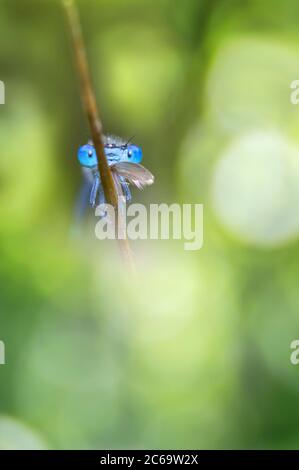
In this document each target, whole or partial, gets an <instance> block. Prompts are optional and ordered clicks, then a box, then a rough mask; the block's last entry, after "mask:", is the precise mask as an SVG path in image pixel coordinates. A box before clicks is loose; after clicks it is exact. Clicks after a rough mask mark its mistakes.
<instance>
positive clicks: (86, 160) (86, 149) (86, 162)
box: [78, 144, 98, 168]
mask: <svg viewBox="0 0 299 470" xmlns="http://www.w3.org/2000/svg"><path fill="white" fill-rule="evenodd" d="M78 160H79V162H80V164H81V165H82V166H84V167H87V168H93V167H96V166H97V164H98V159H97V154H96V151H95V148H94V146H93V145H91V144H86V145H82V147H80V148H79V150H78Z"/></svg>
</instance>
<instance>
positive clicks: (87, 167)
mask: <svg viewBox="0 0 299 470" xmlns="http://www.w3.org/2000/svg"><path fill="white" fill-rule="evenodd" d="M104 150H105V155H106V157H107V161H108V165H109V166H110V168H111V171H112V176H113V179H114V182H115V185H116V189H117V194H118V197H120V196H124V197H125V198H126V201H127V202H129V201H130V200H131V197H132V196H131V191H130V188H129V184H132V185H134V186H136V187H137V188H138V189H143V188H144V187H145V186H148V185H151V184H153V182H154V176H153V175H152V173H151V172H150V171H149V170H147V169H146V168H145V167H144V166H142V165H140V162H141V160H142V150H141V148H140V147H138V146H137V145H133V144H132V143H130V141H128V142H126V141H124V140H122V139H120V138H119V137H115V136H107V137H105V138H104ZM78 160H79V162H80V164H81V166H82V171H83V175H84V179H85V185H84V187H83V189H82V193H81V204H82V202H83V200H86V199H87V198H88V201H89V204H90V205H91V206H92V207H94V206H95V205H96V203H97V201H98V204H103V203H104V202H105V196H104V191H103V187H102V184H101V177H100V173H99V169H98V159H97V155H96V151H95V148H94V146H93V144H92V142H88V143H87V144H86V145H83V146H82V147H80V148H79V151H78Z"/></svg>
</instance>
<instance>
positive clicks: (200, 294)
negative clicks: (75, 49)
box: [0, 0, 299, 449]
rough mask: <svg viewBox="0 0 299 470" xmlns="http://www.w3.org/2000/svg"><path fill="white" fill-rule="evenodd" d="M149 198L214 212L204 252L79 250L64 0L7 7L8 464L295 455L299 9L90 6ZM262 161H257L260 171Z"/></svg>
mask: <svg viewBox="0 0 299 470" xmlns="http://www.w3.org/2000/svg"><path fill="white" fill-rule="evenodd" d="M78 3H79V8H80V13H81V16H82V24H83V30H84V35H85V38H86V44H87V49H88V56H89V59H90V63H91V68H92V74H93V79H94V83H95V88H96V93H97V97H98V100H99V105H100V109H101V116H102V120H103V122H104V127H105V130H106V131H108V132H109V133H112V134H117V135H121V136H123V137H130V136H131V135H134V134H135V135H136V137H135V139H134V140H135V141H136V143H137V144H139V145H141V146H142V147H143V150H144V155H145V157H144V161H145V165H146V166H147V167H148V168H149V169H150V170H151V171H152V172H153V173H154V174H155V176H156V182H155V185H154V186H153V187H151V188H148V189H147V190H146V191H144V193H142V194H140V193H137V192H135V199H136V200H138V201H144V202H146V203H149V202H188V201H190V202H198V203H204V204H205V209H204V211H205V212H204V214H205V227H204V230H205V235H204V237H205V241H204V247H203V249H202V250H201V251H199V252H185V251H184V250H183V244H182V243H178V242H175V243H174V242H171V241H161V242H157V241H148V242H142V243H137V242H136V243H134V244H133V249H134V251H135V252H136V263H137V265H138V276H137V277H134V276H132V275H130V274H129V273H127V272H125V271H124V270H123V269H121V267H120V265H119V262H118V256H117V253H114V249H115V247H114V244H111V246H110V244H108V245H106V244H105V243H103V242H99V241H97V240H96V239H95V236H94V225H95V219H94V218H93V216H92V214H91V215H90V217H89V218H88V219H87V220H86V221H85V226H84V228H83V231H82V234H81V236H80V237H77V238H74V237H73V236H72V224H73V212H74V201H75V198H76V195H77V192H78V189H79V187H80V183H81V174H80V169H79V166H78V164H77V162H76V150H77V148H78V146H79V145H81V144H82V143H85V142H86V141H87V139H88V138H89V135H88V129H87V127H86V122H85V117H84V114H83V112H82V108H81V103H80V97H79V94H78V83H77V78H76V76H75V73H74V66H73V62H72V51H71V48H70V41H69V37H68V32H67V28H66V22H65V18H64V15H63V10H62V7H61V4H60V2H59V1H58V0H57V1H55V0H46V1H43V2H41V1H38V0H27V1H26V2H25V1H23V0H0V44H1V54H0V79H1V80H3V81H4V82H5V85H6V104H5V105H4V106H1V107H0V142H1V153H2V157H1V159H0V191H1V196H0V221H1V222H0V225H1V230H0V257H1V263H0V286H1V298H0V305H1V310H0V311H1V315H0V339H1V340H3V341H4V342H5V345H6V360H7V364H6V365H5V366H1V367H0V390H1V392H0V393H1V395H0V414H1V416H0V448H32V447H33V448H63V449H65V448H67V449H69V448H78V449H80V448H96V449H100V448H265V447H266V448H297V447H298V444H297V442H298V438H299V435H298V429H297V422H298V419H299V411H298V406H297V402H298V393H299V369H298V368H296V367H295V366H292V365H291V364H290V360H289V357H290V348H289V346H290V342H291V341H292V340H293V339H296V338H298V333H299V293H298V279H299V267H298V262H297V259H298V255H299V244H298V236H299V223H298V215H297V213H298V206H299V204H298V202H299V201H298V190H297V187H299V172H298V161H299V111H298V109H299V108H296V106H293V105H291V104H290V99H289V95H290V83H291V81H292V80H295V79H298V78H299V76H298V73H299V69H298V64H299V30H298V21H297V18H298V16H299V4H298V2H297V1H296V0H285V1H284V2H283V4H282V3H281V2H280V1H278V0H271V1H270V0H265V1H263V2H261V1H260V0H250V1H241V0H240V1H236V0H217V1H216V0H214V1H211V0H187V1H184V2H183V1H179V0H175V1H171V0H159V1H158V0H151V1H150V0H143V1H137V0H127V1H126V2H123V1H122V0H109V1H108V0H97V1H96V0H84V1H83V0H81V1H79V2H78ZM251 155H252V159H251Z"/></svg>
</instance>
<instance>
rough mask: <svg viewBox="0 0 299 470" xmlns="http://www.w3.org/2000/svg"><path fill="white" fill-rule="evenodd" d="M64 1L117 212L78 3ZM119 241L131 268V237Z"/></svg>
mask: <svg viewBox="0 0 299 470" xmlns="http://www.w3.org/2000/svg"><path fill="white" fill-rule="evenodd" d="M63 4H64V7H65V10H66V15H67V19H68V24H69V29H70V33H71V38H72V45H73V50H74V56H75V61H76V66H77V73H78V77H79V81H80V86H81V98H82V103H83V107H84V109H85V113H86V116H87V120H88V124H89V128H90V131H91V137H92V141H93V144H94V147H95V151H96V154H97V157H98V166H99V172H100V176H101V182H102V185H103V190H104V194H105V198H106V201H107V202H108V203H109V204H112V205H113V207H114V209H115V211H116V214H117V211H118V194H117V191H116V187H115V184H114V180H113V177H112V174H111V171H110V168H109V165H108V162H107V159H106V155H105V151H104V144H103V126H102V123H101V120H100V117H99V111H98V106H97V102H96V98H95V93H94V89H93V86H92V82H91V76H90V70H89V65H88V60H87V55H86V50H85V45H84V39H83V34H82V29H81V24H80V19H79V14H78V10H77V7H76V4H75V0H63ZM118 241H119V245H120V249H121V252H122V254H123V256H124V258H125V260H126V262H127V263H128V264H129V266H130V267H131V268H132V269H134V262H133V258H132V252H131V249H130V245H129V241H128V239H127V238H125V239H122V240H120V239H119V240H118Z"/></svg>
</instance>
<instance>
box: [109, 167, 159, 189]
mask: <svg viewBox="0 0 299 470" xmlns="http://www.w3.org/2000/svg"><path fill="white" fill-rule="evenodd" d="M111 170H112V172H113V173H117V174H118V175H120V176H123V177H124V178H125V179H126V180H127V181H128V182H129V183H131V184H133V185H134V186H136V187H137V188H138V189H143V188H144V187H145V186H150V185H151V184H153V182H154V175H153V174H152V173H151V172H150V171H149V170H147V169H146V168H145V167H144V166H142V165H139V163H127V162H120V163H115V165H112V166H111Z"/></svg>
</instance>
